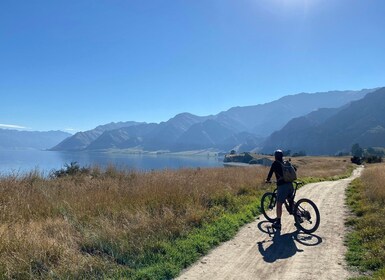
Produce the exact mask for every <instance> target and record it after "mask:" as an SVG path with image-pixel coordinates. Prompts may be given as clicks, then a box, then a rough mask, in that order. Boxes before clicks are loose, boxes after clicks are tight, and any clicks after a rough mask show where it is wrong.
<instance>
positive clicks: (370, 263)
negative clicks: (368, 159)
mask: <svg viewBox="0 0 385 280" xmlns="http://www.w3.org/2000/svg"><path fill="white" fill-rule="evenodd" d="M348 204H349V205H350V207H351V208H352V210H353V212H354V213H355V217H353V218H351V219H350V220H349V221H348V224H349V225H351V226H352V231H351V233H349V235H348V237H347V243H348V247H349V250H348V253H347V256H346V258H347V260H348V262H349V263H350V264H351V265H352V266H354V267H356V268H358V270H359V271H361V272H363V273H364V274H366V275H370V276H365V277H360V279H385V164H374V165H368V166H367V167H366V168H365V170H364V173H363V175H362V176H361V178H359V179H357V180H355V181H354V182H353V184H352V185H351V186H350V188H349V189H348Z"/></svg>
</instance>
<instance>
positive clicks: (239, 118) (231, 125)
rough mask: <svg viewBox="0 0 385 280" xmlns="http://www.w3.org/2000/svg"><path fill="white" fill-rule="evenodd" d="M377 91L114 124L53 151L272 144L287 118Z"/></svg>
mask: <svg viewBox="0 0 385 280" xmlns="http://www.w3.org/2000/svg"><path fill="white" fill-rule="evenodd" d="M374 90H375V89H365V90H361V91H330V92H322V93H312V94H310V93H300V94H295V95H289V96H285V97H282V98H280V99H278V100H276V101H273V102H269V103H265V104H260V105H254V106H244V107H233V108H230V109H229V110H227V111H223V112H220V113H219V114H217V115H210V116H196V115H193V114H190V113H181V114H178V115H176V116H175V117H173V118H171V119H170V120H168V121H166V122H161V123H138V122H121V123H111V124H107V125H103V126H98V127H96V128H95V129H92V130H89V131H85V132H79V133H76V134H75V135H73V136H71V137H69V138H67V139H65V140H64V141H62V142H61V143H59V144H58V145H56V146H54V147H52V150H66V151H68V150H71V151H80V150H106V149H134V150H140V151H167V152H180V151H191V150H205V149H213V150H216V151H229V150H230V149H235V150H237V151H250V150H260V149H264V148H265V146H266V147H267V146H268V145H267V143H268V142H264V140H265V139H266V138H267V137H269V136H270V135H271V133H273V132H274V131H279V130H280V129H282V128H284V129H285V125H286V124H287V123H288V121H290V120H292V119H294V118H299V117H302V116H304V115H307V114H309V113H311V112H313V111H316V110H318V109H320V108H335V111H338V110H339V109H337V108H339V107H341V106H346V104H348V103H350V102H352V101H355V100H360V99H362V98H363V97H364V96H365V95H366V94H368V93H370V92H373V91H374ZM330 110H331V111H333V109H330ZM331 111H330V112H331ZM322 112H325V113H324V114H326V115H327V116H328V114H329V109H328V110H326V109H325V110H320V112H315V113H312V114H313V115H315V116H316V117H314V119H315V120H314V121H315V122H320V121H322V117H321V115H322V114H323V113H322ZM318 115H320V116H318ZM318 118H319V119H318ZM310 119H311V117H310ZM309 125H310V124H309Z"/></svg>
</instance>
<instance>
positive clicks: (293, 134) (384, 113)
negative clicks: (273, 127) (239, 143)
mask: <svg viewBox="0 0 385 280" xmlns="http://www.w3.org/2000/svg"><path fill="white" fill-rule="evenodd" d="M355 143H359V144H360V145H361V146H363V147H370V146H374V147H375V146H382V147H384V146H385V88H381V89H379V90H377V91H374V92H372V93H369V94H367V95H366V96H365V97H364V98H363V99H361V100H358V101H354V102H352V103H351V104H349V105H347V106H344V107H341V108H339V109H322V110H318V111H315V112H312V113H310V114H308V115H306V116H304V117H300V118H296V119H293V120H291V121H290V122H289V123H287V125H286V126H285V127H284V128H282V129H281V130H279V131H277V132H274V133H273V134H272V135H271V136H270V137H269V138H268V139H267V140H266V141H265V143H264V145H263V149H262V151H263V152H271V151H273V150H275V149H276V148H278V147H279V148H283V149H285V150H291V151H293V152H296V151H299V150H301V151H305V152H306V153H307V154H310V155H321V154H336V153H339V152H349V151H350V149H351V147H352V145H353V144H355Z"/></svg>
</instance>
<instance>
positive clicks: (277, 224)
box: [266, 150, 294, 229]
mask: <svg viewBox="0 0 385 280" xmlns="http://www.w3.org/2000/svg"><path fill="white" fill-rule="evenodd" d="M274 157H275V161H274V162H273V164H272V165H271V167H270V171H269V174H268V175H267V178H266V183H271V182H270V179H271V177H272V176H273V173H274V174H275V177H276V179H277V208H276V209H277V210H276V211H277V218H276V219H275V221H274V223H273V228H275V229H281V216H282V205H283V203H284V202H285V199H287V200H288V201H289V205H290V207H289V208H290V209H292V206H293V200H292V199H291V197H292V194H293V192H294V188H293V184H292V183H290V182H285V181H284V180H283V171H282V163H283V152H282V150H276V151H275V152H274ZM290 214H291V213H290Z"/></svg>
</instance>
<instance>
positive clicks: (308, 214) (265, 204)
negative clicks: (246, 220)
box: [261, 181, 321, 233]
mask: <svg viewBox="0 0 385 280" xmlns="http://www.w3.org/2000/svg"><path fill="white" fill-rule="evenodd" d="M303 184H304V183H303V182H299V181H295V182H293V185H294V192H293V195H292V197H291V199H292V204H291V205H290V203H289V202H288V200H287V199H286V200H285V203H284V205H285V207H286V210H287V211H288V212H289V214H291V215H293V216H294V221H295V226H296V227H297V228H298V229H299V230H302V231H303V232H304V233H313V232H315V231H316V230H317V229H318V227H319V224H320V219H321V217H320V213H319V210H318V207H317V205H316V204H315V203H314V202H313V201H311V200H310V199H308V198H301V199H300V200H298V201H297V202H296V201H295V195H296V193H297V189H298V187H299V186H302V185H303ZM276 203H277V188H276V189H275V190H274V191H273V192H267V193H265V194H264V195H263V196H262V199H261V211H262V214H263V216H265V218H266V219H267V220H268V221H269V222H274V221H275V217H276V210H275V205H276Z"/></svg>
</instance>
